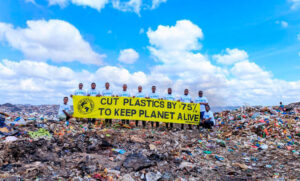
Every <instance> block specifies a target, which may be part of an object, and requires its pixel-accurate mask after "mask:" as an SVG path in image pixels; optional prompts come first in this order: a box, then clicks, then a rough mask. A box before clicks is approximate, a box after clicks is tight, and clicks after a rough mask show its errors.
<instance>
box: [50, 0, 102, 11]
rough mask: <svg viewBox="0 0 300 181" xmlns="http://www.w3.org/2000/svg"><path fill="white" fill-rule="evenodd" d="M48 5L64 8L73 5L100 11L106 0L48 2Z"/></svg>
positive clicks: (55, 0)
mask: <svg viewBox="0 0 300 181" xmlns="http://www.w3.org/2000/svg"><path fill="white" fill-rule="evenodd" d="M48 1H49V5H50V6H51V5H59V6H60V7H62V8H64V7H66V6H67V5H68V4H69V3H72V4H75V5H77V6H84V7H90V8H93V9H96V10H98V11H100V10H101V9H102V8H104V7H105V5H106V4H107V3H108V0H48Z"/></svg>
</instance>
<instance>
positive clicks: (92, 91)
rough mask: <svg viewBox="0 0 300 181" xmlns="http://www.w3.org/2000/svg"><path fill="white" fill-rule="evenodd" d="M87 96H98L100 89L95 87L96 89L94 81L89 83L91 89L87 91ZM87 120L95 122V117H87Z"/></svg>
mask: <svg viewBox="0 0 300 181" xmlns="http://www.w3.org/2000/svg"><path fill="white" fill-rule="evenodd" d="M87 96H93V97H100V91H98V90H97V89H96V83H95V82H93V83H92V84H91V89H90V90H89V91H88V92H87ZM88 122H89V123H95V122H96V119H94V118H93V119H91V118H89V119H88Z"/></svg>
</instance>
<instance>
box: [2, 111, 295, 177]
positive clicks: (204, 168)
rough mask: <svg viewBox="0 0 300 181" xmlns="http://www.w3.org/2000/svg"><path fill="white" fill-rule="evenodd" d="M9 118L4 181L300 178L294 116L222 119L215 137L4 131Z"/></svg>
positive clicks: (39, 127) (39, 128)
mask: <svg viewBox="0 0 300 181" xmlns="http://www.w3.org/2000/svg"><path fill="white" fill-rule="evenodd" d="M296 110H297V109H296ZM7 116H8V115H3V114H2V115H1V117H0V137H1V141H0V178H2V179H6V180H34V179H36V180H70V179H71V180H76V181H80V180H109V181H112V180H124V181H134V180H146V181H157V180H177V181H183V180H271V179H275V180H276V179H277V180H297V179H299V178H300V164H299V163H300V162H299V161H300V159H299V157H300V142H299V141H300V121H299V117H300V114H299V113H298V112H295V109H290V110H288V111H285V112H282V111H279V110H278V109H277V108H276V107H241V108H239V109H237V110H233V111H223V112H219V113H216V114H215V119H216V121H217V123H218V125H217V126H215V127H214V128H213V129H212V130H205V129H200V130H198V129H196V127H194V128H193V130H189V129H186V130H181V129H180V125H175V128H173V129H167V128H166V127H165V125H164V124H160V127H159V128H154V129H151V126H150V124H149V125H148V127H147V128H146V129H143V128H142V127H135V126H134V124H130V125H123V124H122V122H121V121H118V120H115V121H114V123H115V124H113V125H112V126H105V124H104V121H103V120H100V121H96V123H94V124H89V123H88V122H87V121H85V120H77V121H70V122H69V124H66V123H64V122H59V121H55V120H25V121H24V122H25V123H24V124H17V122H18V121H15V122H16V124H6V122H5V117H7ZM20 120H21V121H23V120H22V119H21V118H20Z"/></svg>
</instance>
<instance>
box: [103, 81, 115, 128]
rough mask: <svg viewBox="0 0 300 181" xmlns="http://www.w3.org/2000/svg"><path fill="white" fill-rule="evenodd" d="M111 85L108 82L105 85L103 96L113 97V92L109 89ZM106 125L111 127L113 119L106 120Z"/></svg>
mask: <svg viewBox="0 0 300 181" xmlns="http://www.w3.org/2000/svg"><path fill="white" fill-rule="evenodd" d="M109 87H110V85H109V83H108V82H106V83H105V89H104V90H103V91H102V96H108V97H113V92H112V90H111V89H109ZM105 124H109V125H110V126H111V124H112V119H105Z"/></svg>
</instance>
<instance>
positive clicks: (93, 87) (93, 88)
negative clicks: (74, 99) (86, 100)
mask: <svg viewBox="0 0 300 181" xmlns="http://www.w3.org/2000/svg"><path fill="white" fill-rule="evenodd" d="M87 96H94V97H99V96H100V91H98V90H97V89H96V83H95V82H93V83H92V84H91V89H90V90H89V91H88V93H87Z"/></svg>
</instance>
